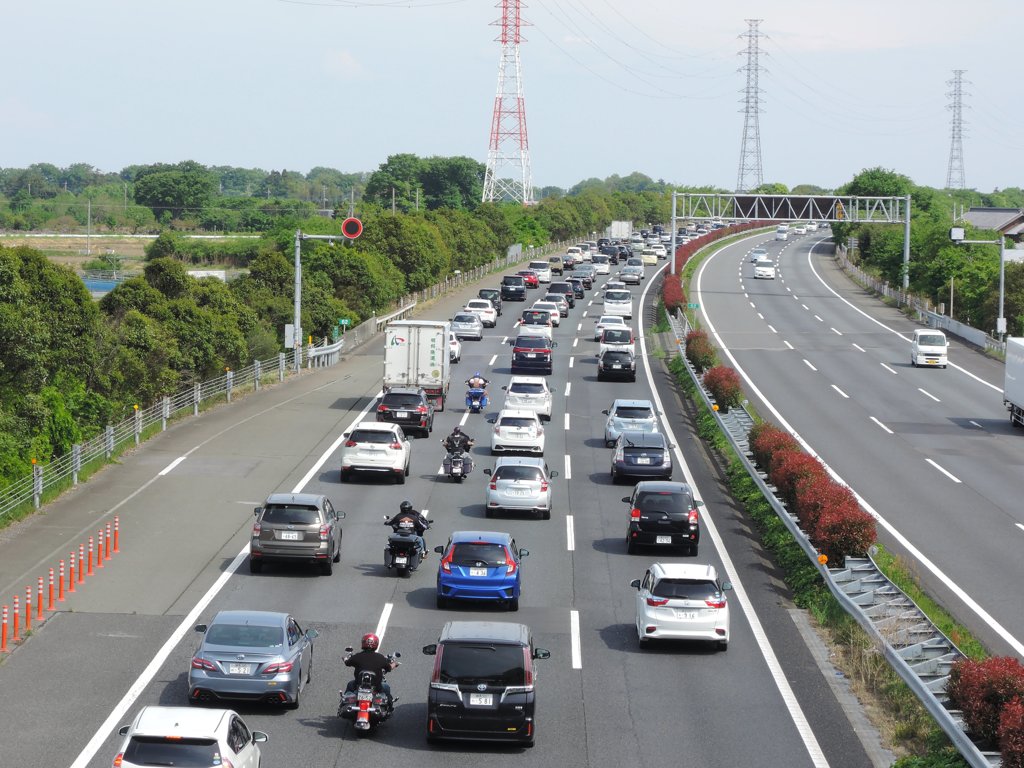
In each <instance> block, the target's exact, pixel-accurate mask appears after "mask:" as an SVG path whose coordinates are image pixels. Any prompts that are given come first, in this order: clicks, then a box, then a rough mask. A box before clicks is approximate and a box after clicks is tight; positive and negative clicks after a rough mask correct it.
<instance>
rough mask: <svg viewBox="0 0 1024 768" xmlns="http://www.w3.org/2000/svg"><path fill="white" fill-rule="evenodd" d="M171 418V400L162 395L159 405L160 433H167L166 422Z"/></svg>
mask: <svg viewBox="0 0 1024 768" xmlns="http://www.w3.org/2000/svg"><path fill="white" fill-rule="evenodd" d="M169 418H171V398H169V397H167V395H164V399H163V402H162V403H161V404H160V431H161V432H166V431H167V420H168V419H169Z"/></svg>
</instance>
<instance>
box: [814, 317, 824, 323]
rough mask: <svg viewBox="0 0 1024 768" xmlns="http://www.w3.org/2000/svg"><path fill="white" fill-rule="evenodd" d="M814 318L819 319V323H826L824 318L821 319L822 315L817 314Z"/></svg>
mask: <svg viewBox="0 0 1024 768" xmlns="http://www.w3.org/2000/svg"><path fill="white" fill-rule="evenodd" d="M814 319H815V320H817V321H818V322H819V323H824V322H825V321H824V320H822V319H821V315H815V316H814Z"/></svg>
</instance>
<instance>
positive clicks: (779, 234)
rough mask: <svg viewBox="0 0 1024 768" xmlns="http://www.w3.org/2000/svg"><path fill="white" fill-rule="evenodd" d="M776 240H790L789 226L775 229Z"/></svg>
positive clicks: (783, 225)
mask: <svg viewBox="0 0 1024 768" xmlns="http://www.w3.org/2000/svg"><path fill="white" fill-rule="evenodd" d="M775 239H776V240H789V225H788V224H779V226H777V227H776V228H775Z"/></svg>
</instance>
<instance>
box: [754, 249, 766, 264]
mask: <svg viewBox="0 0 1024 768" xmlns="http://www.w3.org/2000/svg"><path fill="white" fill-rule="evenodd" d="M767 258H768V249H767V248H764V247H763V246H760V245H759V246H757V247H756V248H752V249H751V250H750V263H751V264H753V263H755V262H758V261H764V260H765V259H767Z"/></svg>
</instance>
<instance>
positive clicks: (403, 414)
mask: <svg viewBox="0 0 1024 768" xmlns="http://www.w3.org/2000/svg"><path fill="white" fill-rule="evenodd" d="M395 416H397V417H398V418H399V419H408V418H409V417H410V416H412V414H411V413H408V412H407V411H395Z"/></svg>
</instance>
